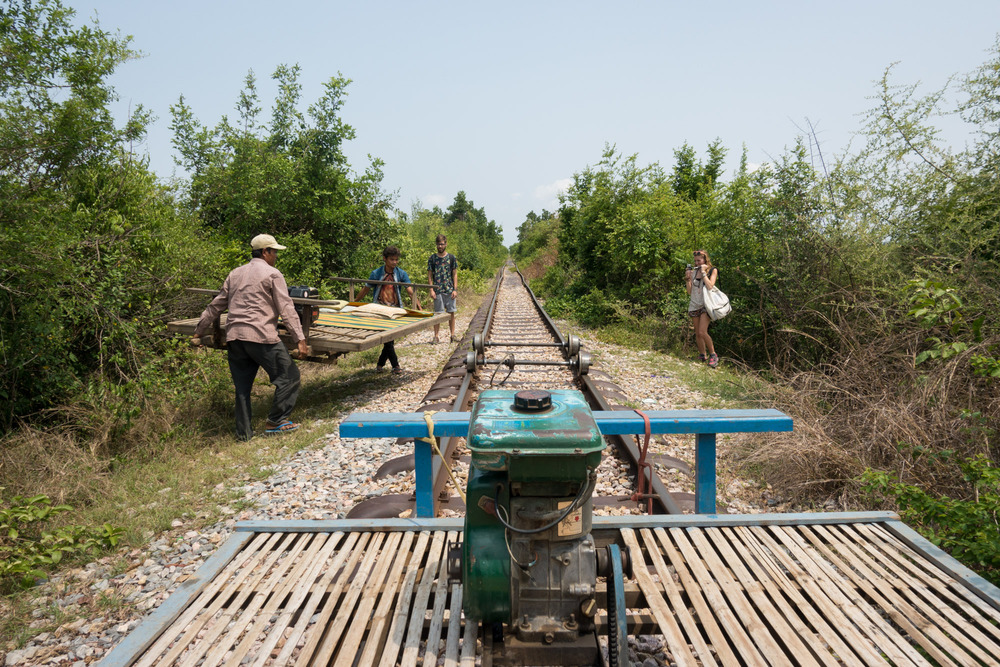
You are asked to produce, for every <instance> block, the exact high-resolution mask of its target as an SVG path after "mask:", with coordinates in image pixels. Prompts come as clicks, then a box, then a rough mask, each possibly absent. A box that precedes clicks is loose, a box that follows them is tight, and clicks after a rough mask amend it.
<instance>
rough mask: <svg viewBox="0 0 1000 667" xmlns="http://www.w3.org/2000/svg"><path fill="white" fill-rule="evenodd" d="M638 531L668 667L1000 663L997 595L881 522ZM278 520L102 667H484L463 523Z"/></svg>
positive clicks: (261, 527)
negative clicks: (132, 649) (454, 551)
mask: <svg viewBox="0 0 1000 667" xmlns="http://www.w3.org/2000/svg"><path fill="white" fill-rule="evenodd" d="M642 519H643V520H635V521H632V522H631V524H630V525H621V526H617V527H615V528H614V529H613V530H612V531H608V532H606V533H605V534H604V535H603V537H602V539H604V540H607V539H612V540H614V541H615V542H617V543H618V544H621V545H624V549H625V550H626V551H627V553H628V554H629V555H630V557H631V561H632V568H633V572H634V576H635V579H634V581H628V582H625V591H626V600H627V601H628V603H629V610H628V618H629V622H630V628H633V630H632V631H631V632H633V633H635V634H648V635H653V636H654V639H655V640H656V641H659V642H660V643H661V644H662V646H663V647H664V648H665V650H666V651H667V652H668V653H669V656H670V659H671V660H672V661H674V662H675V663H676V664H678V665H723V666H725V667H730V666H732V667H735V666H736V665H824V666H827V667H832V666H833V665H877V664H893V665H899V666H903V665H930V664H938V665H993V664H1000V629H998V628H997V623H996V620H997V615H998V613H1000V612H998V611H997V604H995V603H996V602H998V601H1000V596H998V595H997V592H996V590H995V589H988V588H980V587H977V588H972V587H970V586H969V584H968V579H969V578H970V577H969V575H968V573H967V571H962V570H960V569H956V568H955V564H954V563H953V562H952V563H944V562H942V561H941V559H940V555H937V556H934V557H930V556H928V553H929V552H931V551H933V550H932V549H927V551H926V552H925V545H924V544H922V543H921V542H920V540H919V539H914V537H913V535H912V534H911V533H907V532H906V531H905V530H901V529H900V527H899V525H898V524H894V523H892V522H891V521H888V522H886V521H885V520H883V521H869V522H864V521H857V520H854V519H852V518H850V517H848V518H846V519H845V520H842V521H838V520H836V519H833V520H831V519H830V518H829V517H828V516H827V517H821V518H817V519H816V520H812V519H802V520H791V521H787V520H786V521H782V520H780V519H779V520H774V519H766V520H761V521H754V520H752V519H746V520H743V519H741V518H739V517H736V518H734V517H724V516H721V515H720V516H718V517H708V518H704V519H702V518H699V519H698V521H699V522H700V523H699V522H696V521H694V520H692V519H691V518H690V517H678V518H676V519H673V518H665V519H663V520H662V521H660V522H659V523H654V522H652V521H646V520H645V519H647V517H643V518H642ZM648 519H652V518H651V517H648ZM438 521H440V522H441V523H440V524H438V523H436V522H438ZM273 523H275V524H277V523H281V522H273ZM287 523H289V525H291V524H294V528H291V527H289V528H286V529H284V530H274V531H268V530H267V527H268V522H260V523H257V522H254V524H253V525H254V527H253V528H252V529H250V530H252V532H253V533H254V534H253V537H252V538H250V537H241V538H240V539H239V540H238V541H237V542H236V544H237V545H238V546H237V548H236V549H233V550H231V551H228V552H226V554H225V556H224V557H223V558H220V559H218V561H217V564H216V565H215V567H214V569H213V571H214V572H215V574H214V576H205V577H201V578H200V579H199V584H198V585H199V586H200V587H201V589H200V590H193V591H191V592H190V594H188V595H187V597H186V599H185V601H184V603H183V604H184V605H186V606H181V605H173V608H172V609H170V610H168V611H167V613H165V614H164V617H165V618H166V620H165V621H164V625H163V627H162V628H161V629H159V630H157V631H156V632H152V631H144V632H142V633H139V634H141V635H142V636H143V639H142V640H141V642H142V643H141V647H140V648H138V649H137V650H136V653H135V654H134V655H133V656H132V657H129V658H120V657H118V656H116V655H112V656H109V659H108V665H110V666H114V667H121V666H127V665H133V664H138V665H147V666H152V665H157V666H159V665H185V666H188V665H190V666H191V667H208V666H210V665H220V664H225V665H234V666H235V665H256V666H259V667H264V666H270V665H278V664H280V665H297V666H303V667H304V666H308V665H315V666H318V665H406V666H407V667H410V666H414V665H417V664H423V665H428V664H443V665H445V666H446V667H458V666H459V665H462V666H465V665H470V666H471V665H475V664H478V663H481V664H491V663H492V657H488V656H480V655H477V653H481V652H482V650H484V647H485V648H487V649H488V648H489V647H490V646H492V644H493V641H492V633H487V636H486V637H485V638H484V640H483V641H479V632H480V627H479V623H478V622H476V620H475V619H464V618H463V615H462V595H463V587H462V585H461V584H457V583H450V582H448V573H447V557H448V548H449V545H450V544H451V543H452V542H455V541H456V540H458V539H459V538H460V537H461V532H460V531H458V530H456V527H455V526H456V524H455V523H450V524H449V523H447V522H446V521H445V520H430V521H416V522H413V523H412V524H410V523H403V522H400V525H394V524H392V522H386V523H385V525H384V526H380V524H379V523H378V522H374V521H371V522H368V523H367V524H364V522H361V521H358V522H355V523H350V522H314V523H306V522H287ZM321 523H322V524H324V525H325V524H326V523H329V524H330V525H331V526H333V525H335V526H336V528H333V527H331V528H329V529H325V530H323V529H315V528H314V526H316V525H318V524H321ZM623 523H624V521H623ZM438 525H440V526H447V528H443V527H442V528H436V527H435V526H438ZM344 526H349V527H346V528H345V527H344ZM595 530H596V528H595ZM244 535H245V534H244ZM938 554H939V552H938ZM500 557H502V554H501V555H500ZM227 561H228V562H227ZM606 591H607V586H605V585H603V584H602V585H601V586H600V587H599V592H598V602H599V603H603V601H604V597H605V595H606ZM970 591H972V592H970ZM165 606H166V605H165ZM606 616H607V614H606V612H604V611H603V610H602V611H601V612H600V616H599V623H598V625H599V628H600V629H602V630H603V629H604V628H605V626H606V624H607V623H606V620H604V619H606ZM603 631H606V630H603ZM142 647H145V648H142Z"/></svg>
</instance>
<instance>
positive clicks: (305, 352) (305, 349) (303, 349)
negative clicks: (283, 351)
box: [296, 340, 309, 359]
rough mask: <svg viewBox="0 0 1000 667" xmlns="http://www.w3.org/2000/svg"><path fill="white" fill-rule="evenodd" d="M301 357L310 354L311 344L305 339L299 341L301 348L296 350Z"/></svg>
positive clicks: (303, 357)
mask: <svg viewBox="0 0 1000 667" xmlns="http://www.w3.org/2000/svg"><path fill="white" fill-rule="evenodd" d="M296 352H297V353H298V358H299V359H305V358H306V357H308V356H309V346H308V345H307V344H306V342H305V341H304V340H300V341H299V349H298V350H296Z"/></svg>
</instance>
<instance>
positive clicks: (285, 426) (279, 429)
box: [264, 419, 299, 435]
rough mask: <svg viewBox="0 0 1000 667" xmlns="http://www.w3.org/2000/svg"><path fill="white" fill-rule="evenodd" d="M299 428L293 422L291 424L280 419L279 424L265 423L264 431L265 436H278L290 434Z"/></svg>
mask: <svg viewBox="0 0 1000 667" xmlns="http://www.w3.org/2000/svg"><path fill="white" fill-rule="evenodd" d="M298 427H299V425H298V424H296V423H295V422H291V421H289V420H287V419H282V420H281V423H280V424H272V422H267V428H266V429H265V430H264V434H265V435H280V434H282V433H291V432H292V431H294V430H296V429H297V428H298Z"/></svg>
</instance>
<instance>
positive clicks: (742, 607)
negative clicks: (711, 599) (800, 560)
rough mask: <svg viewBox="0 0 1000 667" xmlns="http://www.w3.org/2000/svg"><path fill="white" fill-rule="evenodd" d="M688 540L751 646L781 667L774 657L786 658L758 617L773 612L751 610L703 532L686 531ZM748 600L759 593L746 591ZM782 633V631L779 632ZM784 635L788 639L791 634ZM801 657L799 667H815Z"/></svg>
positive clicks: (809, 658) (813, 662)
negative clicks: (803, 666) (747, 636)
mask: <svg viewBox="0 0 1000 667" xmlns="http://www.w3.org/2000/svg"><path fill="white" fill-rule="evenodd" d="M687 535H688V537H689V538H690V539H691V542H692V543H694V545H695V546H696V547H698V550H699V553H700V554H701V557H702V559H703V560H704V563H705V565H706V567H707V568H708V570H709V572H711V573H712V575H713V576H714V578H715V582H716V585H717V586H718V587H719V589H720V590H721V591H722V594H723V595H725V597H726V599H727V600H728V601H729V604H730V607H731V608H732V609H733V610H734V611H735V612H736V613H737V615H738V616H739V618H740V621H741V622H742V624H743V627H744V628H746V630H747V632H749V634H750V637H751V638H752V639H753V641H754V645H755V646H756V647H758V648H759V649H760V651H761V653H762V654H763V655H764V657H765V658H766V659H767V660H768V661H769V662H771V664H781V663H783V662H784V660H782V659H780V658H779V657H778V656H781V657H782V658H785V656H786V654H785V652H784V650H783V649H782V647H781V645H780V644H778V642H777V641H776V640H775V638H774V636H773V635H771V632H770V630H769V629H768V627H767V625H765V623H764V620H763V619H762V618H761V615H762V614H763V613H764V612H766V611H773V609H762V608H759V607H755V606H754V605H753V604H751V601H750V600H748V599H747V596H746V594H745V591H744V589H743V588H742V587H741V586H740V585H739V583H737V581H736V579H735V578H734V576H733V572H732V571H731V570H730V569H729V568H728V567H726V564H725V563H723V562H722V559H721V558H719V554H718V553H716V551H715V549H713V548H712V545H711V544H710V543H709V541H708V539H707V538H706V537H705V531H704V530H689V531H688V532H687ZM750 592H751V597H753V595H752V594H753V593H755V592H759V591H750ZM757 600H758V601H763V600H762V598H760V597H758V598H757ZM772 620H773V621H774V622H775V623H777V621H778V620H779V619H778V618H774V619H772ZM781 629H782V630H784V628H781ZM786 634H788V635H790V634H791V632H787V633H786ZM804 648H805V647H803V653H802V655H796V656H795V657H796V659H797V660H801V661H802V662H801V664H803V665H810V667H813V666H815V667H818V663H817V662H816V660H815V659H814V658H813V657H812V655H811V654H810V653H809V652H808V651H806V650H804Z"/></svg>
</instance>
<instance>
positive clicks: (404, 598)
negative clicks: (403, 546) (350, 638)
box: [379, 531, 430, 667]
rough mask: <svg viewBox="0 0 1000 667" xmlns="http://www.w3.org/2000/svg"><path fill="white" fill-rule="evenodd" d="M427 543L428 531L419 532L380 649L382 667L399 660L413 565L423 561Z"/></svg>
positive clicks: (413, 582) (414, 570)
mask: <svg viewBox="0 0 1000 667" xmlns="http://www.w3.org/2000/svg"><path fill="white" fill-rule="evenodd" d="M429 541H430V533H429V532H428V531H421V532H420V536H419V537H418V538H417V544H416V546H415V547H414V548H413V552H412V555H411V557H410V565H409V567H408V568H407V571H406V576H405V577H404V579H403V588H402V589H401V590H400V592H399V598H398V599H397V601H396V608H395V613H394V614H393V618H392V623H391V626H390V630H389V637H388V639H387V641H386V643H385V647H384V648H383V649H382V660H381V661H380V662H379V664H380V665H381V666H382V667H390V665H395V664H396V661H397V660H398V659H399V652H400V649H401V648H402V644H403V636H404V634H405V633H406V626H407V621H408V616H409V612H410V601H411V600H412V598H413V588H414V586H415V585H416V582H417V573H418V572H419V570H418V569H417V567H416V565H415V564H416V563H420V562H421V561H422V560H423V558H424V551H426V549H427V543H428V542H429Z"/></svg>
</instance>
